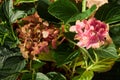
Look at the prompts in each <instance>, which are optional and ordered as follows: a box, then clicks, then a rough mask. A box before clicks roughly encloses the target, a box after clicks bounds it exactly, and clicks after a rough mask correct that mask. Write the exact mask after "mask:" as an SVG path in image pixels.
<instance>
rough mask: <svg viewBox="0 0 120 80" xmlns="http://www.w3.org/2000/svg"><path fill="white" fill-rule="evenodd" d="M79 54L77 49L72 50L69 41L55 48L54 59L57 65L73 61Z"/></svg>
mask: <svg viewBox="0 0 120 80" xmlns="http://www.w3.org/2000/svg"><path fill="white" fill-rule="evenodd" d="M79 54H80V51H79V50H75V51H74V50H73V49H72V48H71V47H70V45H69V43H63V44H61V45H60V46H58V48H57V49H56V50H55V53H54V59H55V60H56V62H57V64H58V66H60V65H62V64H67V63H69V62H71V61H73V60H74V59H75V58H76V57H78V56H79Z"/></svg>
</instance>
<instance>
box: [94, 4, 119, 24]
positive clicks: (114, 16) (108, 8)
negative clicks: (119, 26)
mask: <svg viewBox="0 0 120 80" xmlns="http://www.w3.org/2000/svg"><path fill="white" fill-rule="evenodd" d="M106 13H107V14H106ZM119 14H120V5H118V4H115V3H108V4H105V5H103V6H102V7H100V8H99V9H98V11H97V12H96V14H95V17H96V18H97V19H99V20H101V21H105V22H106V23H109V24H112V23H116V22H119V21H120V16H119Z"/></svg>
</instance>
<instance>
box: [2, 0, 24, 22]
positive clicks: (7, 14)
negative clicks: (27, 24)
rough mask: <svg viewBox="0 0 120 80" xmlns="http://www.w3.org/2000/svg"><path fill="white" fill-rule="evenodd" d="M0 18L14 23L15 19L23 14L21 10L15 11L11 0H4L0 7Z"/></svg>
mask: <svg viewBox="0 0 120 80" xmlns="http://www.w3.org/2000/svg"><path fill="white" fill-rule="evenodd" d="M0 12H1V13H2V14H1V18H2V20H4V21H7V23H14V22H15V21H16V20H17V19H19V18H22V17H24V16H25V14H26V13H24V12H23V11H18V10H17V11H16V10H14V7H13V0H5V1H4V3H3V4H2V5H1V7H0Z"/></svg>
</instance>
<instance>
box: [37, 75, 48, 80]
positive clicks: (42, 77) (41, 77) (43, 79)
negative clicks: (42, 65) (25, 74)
mask: <svg viewBox="0 0 120 80" xmlns="http://www.w3.org/2000/svg"><path fill="white" fill-rule="evenodd" d="M35 80H50V79H49V78H48V77H47V76H46V75H45V74H43V73H37V74H36V79H35Z"/></svg>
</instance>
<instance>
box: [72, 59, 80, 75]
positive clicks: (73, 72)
mask: <svg viewBox="0 0 120 80" xmlns="http://www.w3.org/2000/svg"><path fill="white" fill-rule="evenodd" d="M78 59H79V58H78V57H77V58H76V59H75V62H74V65H73V69H72V74H71V77H73V76H74V74H75V68H76V63H77V61H78Z"/></svg>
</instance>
